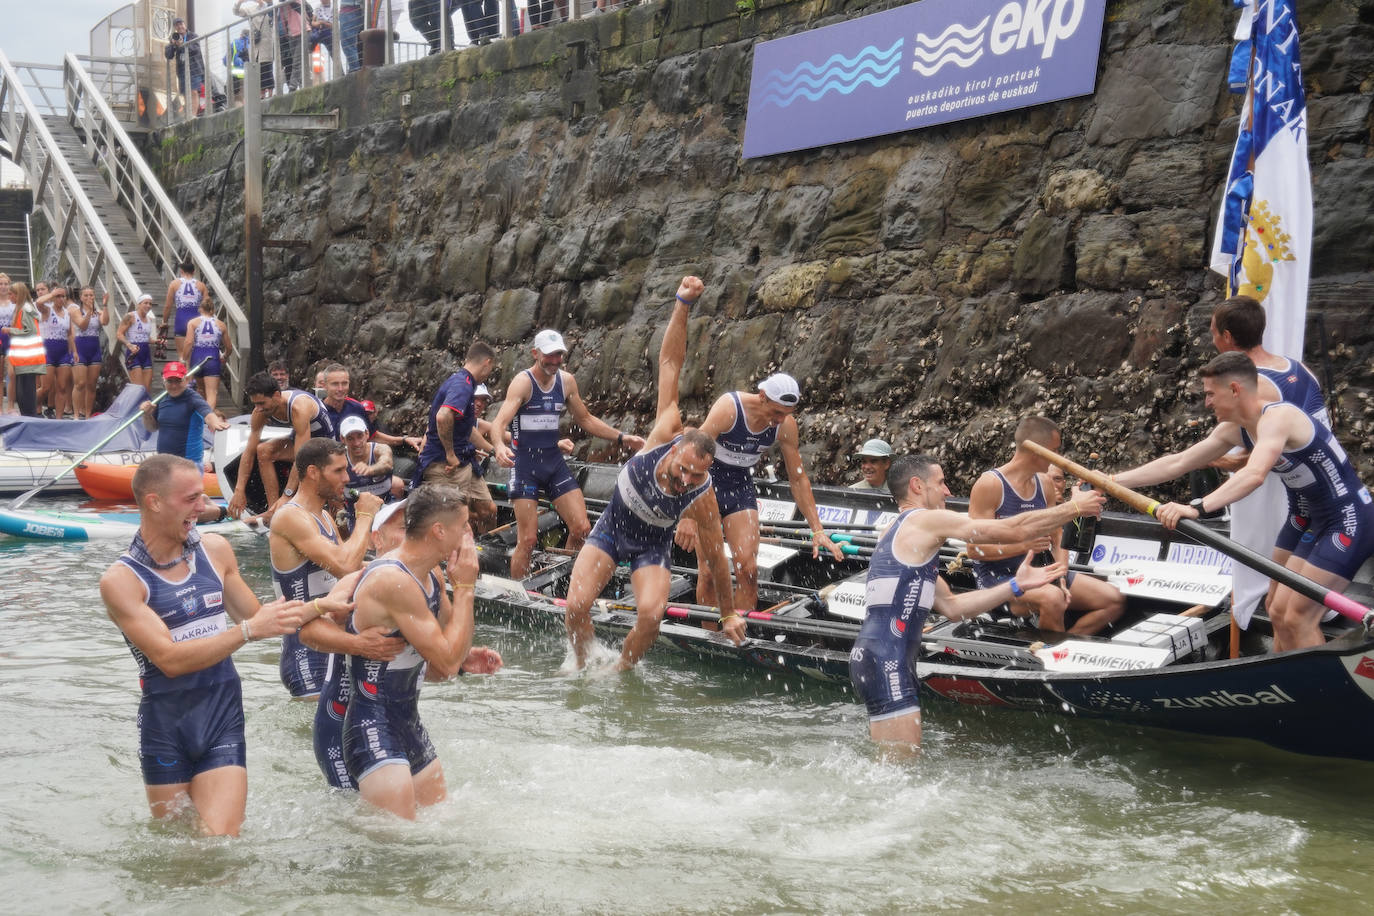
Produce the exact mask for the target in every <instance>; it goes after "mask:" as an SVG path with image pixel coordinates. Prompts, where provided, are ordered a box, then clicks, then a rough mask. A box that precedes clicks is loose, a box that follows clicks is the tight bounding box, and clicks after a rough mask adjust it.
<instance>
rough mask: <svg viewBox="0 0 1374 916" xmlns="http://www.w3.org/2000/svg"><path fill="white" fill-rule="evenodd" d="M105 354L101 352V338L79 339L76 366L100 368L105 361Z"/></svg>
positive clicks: (77, 340)
mask: <svg viewBox="0 0 1374 916" xmlns="http://www.w3.org/2000/svg"><path fill="white" fill-rule="evenodd" d="M104 357H105V354H103V353H101V352H100V338H99V337H78V338H77V339H76V364H77V365H78V366H98V365H100V364H101V362H103V361H104Z"/></svg>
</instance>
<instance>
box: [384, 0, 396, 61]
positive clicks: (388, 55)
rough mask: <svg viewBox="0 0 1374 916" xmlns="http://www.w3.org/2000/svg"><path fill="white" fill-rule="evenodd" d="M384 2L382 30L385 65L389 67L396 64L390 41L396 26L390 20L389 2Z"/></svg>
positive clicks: (386, 0) (394, 50) (393, 49)
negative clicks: (384, 43)
mask: <svg viewBox="0 0 1374 916" xmlns="http://www.w3.org/2000/svg"><path fill="white" fill-rule="evenodd" d="M385 2H386V24H385V25H383V26H382V29H383V30H385V31H386V65H387V66H388V67H390V66H391V65H392V64H394V63H396V48H395V47H394V46H393V42H392V40H391V36H392V35H393V34H395V31H396V26H395V23H393V22H392V19H391V0H385Z"/></svg>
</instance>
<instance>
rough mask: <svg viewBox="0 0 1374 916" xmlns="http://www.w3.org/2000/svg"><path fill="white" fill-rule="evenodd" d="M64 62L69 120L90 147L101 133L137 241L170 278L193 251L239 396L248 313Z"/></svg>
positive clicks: (107, 113)
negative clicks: (227, 345) (225, 340)
mask: <svg viewBox="0 0 1374 916" xmlns="http://www.w3.org/2000/svg"><path fill="white" fill-rule="evenodd" d="M62 68H63V80H62V83H63V87H64V89H65V93H66V100H67V120H68V121H70V122H71V124H72V126H73V127H76V126H77V125H78V123H79V124H80V126H81V128H82V129H83V130H84V132H85V135H86V140H85V142H86V148H87V150H88V151H91V150H95V151H99V150H100V145H99V144H97V143H96V138H97V137H99V138H100V140H101V141H103V144H104V150H105V151H106V155H105V156H104V162H105V165H106V169H105V173H104V177H105V182H106V184H108V185H109V187H110V190H111V191H112V192H113V193H114V196H115V200H116V201H117V202H118V203H119V204H120V206H121V207H123V208H124V210H125V212H126V213H127V214H128V215H129V218H130V219H131V220H132V222H133V225H134V229H135V230H136V231H137V233H138V236H139V241H140V242H142V243H144V245H145V247H146V246H149V245H150V246H151V247H152V249H153V251H154V252H155V253H154V263H155V264H156V265H157V266H158V268H159V269H161V270H164V271H165V272H166V273H167V274H168V276H169V282H170V277H172V276H175V266H176V264H177V263H178V262H180V260H181V259H182V257H183V256H189V257H190V259H191V261H192V262H193V263H194V264H195V266H196V269H197V270H198V271H199V272H200V276H201V278H202V279H203V280H204V282H205V286H206V288H207V289H208V290H209V291H210V296H211V298H212V299H213V301H214V302H215V304H216V305H217V306H219V307H220V308H221V309H222V310H223V315H222V317H223V318H224V323H225V325H226V327H227V329H228V333H229V335H230V336H231V338H232V340H233V348H232V351H231V353H230V355H229V359H228V365H227V366H226V367H225V368H226V369H227V370H228V375H229V379H230V384H231V387H232V390H233V392H234V393H235V395H236V396H237V395H240V394H241V392H242V391H243V383H244V382H245V381H247V371H248V367H249V365H250V362H249V358H250V356H251V343H250V338H249V333H248V317H247V316H246V315H245V314H244V313H243V309H242V308H240V307H239V304H238V302H237V300H235V299H234V296H233V294H232V293H230V292H229V287H228V286H227V285H226V284H225V282H224V280H223V278H222V277H220V275H219V272H218V271H217V270H216V269H215V265H214V264H213V263H212V262H211V261H210V258H209V256H208V255H207V254H206V253H205V250H204V249H203V248H201V246H200V243H199V242H198V241H197V240H196V237H195V234H194V233H193V232H192V231H191V229H190V227H189V226H187V225H186V222H185V220H183V219H182V218H181V214H180V213H179V212H178V211H177V208H176V207H175V206H174V205H173V204H172V201H171V199H170V198H168V197H167V193H166V191H164V190H163V188H162V184H161V182H159V181H158V180H157V176H155V175H154V174H153V171H152V169H150V168H149V167H148V164H147V162H145V161H144V159H143V156H142V154H141V153H140V152H139V151H138V147H137V146H135V145H134V143H133V141H132V140H130V139H129V135H128V133H127V132H126V131H125V130H124V127H123V125H122V124H120V121H119V118H118V117H116V115H115V113H114V111H113V110H112V109H111V108H110V106H109V104H108V103H106V101H105V99H104V97H103V96H102V95H101V94H100V91H99V90H98V89H96V87H95V84H94V83H93V82H92V81H91V78H90V74H88V73H87V72H86V71H85V69H84V68H83V67H82V66H81V63H80V61H78V60H77V59H76V56H75V55H73V54H67V55H66V56H65V57H64V58H63V62H62ZM147 292H153V294H154V299H155V301H160V300H159V299H158V298H157V292H155V291H152V290H148V291H147ZM164 318H165V316H164Z"/></svg>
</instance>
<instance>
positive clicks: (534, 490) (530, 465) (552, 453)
mask: <svg viewBox="0 0 1374 916" xmlns="http://www.w3.org/2000/svg"><path fill="white" fill-rule="evenodd" d="M577 489H580V488H579V487H578V485H577V478H576V477H573V475H572V471H570V470H568V463H567V462H566V461H564V460H563V453H562V452H560V451H559V450H558V449H556V448H529V449H517V450H516V452H515V468H514V470H512V471H511V475H510V483H508V484H507V485H506V495H507V496H508V497H510V498H511V499H538V498H539V491H540V490H543V491H544V492H545V493H547V494H548V497H549V500H550V501H553V500H555V499H557V498H558V497H560V496H562V495H563V494H564V493H571V492H572V491H573V490H577Z"/></svg>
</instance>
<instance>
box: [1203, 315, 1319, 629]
mask: <svg viewBox="0 0 1374 916" xmlns="http://www.w3.org/2000/svg"><path fill="white" fill-rule="evenodd" d="M1266 324H1267V321H1266V319H1265V315H1264V306H1262V305H1260V304H1259V302H1257V301H1256V300H1254V299H1252V298H1251V297H1249V296H1232V297H1231V298H1230V299H1227V300H1226V301H1225V302H1223V303H1221V304H1220V305H1218V306H1217V307H1216V308H1215V309H1214V310H1213V311H1212V324H1211V332H1212V343H1213V345H1215V346H1216V348H1217V352H1218V353H1233V352H1240V353H1244V354H1245V355H1246V356H1248V357H1250V359H1251V360H1252V361H1253V362H1254V364H1255V368H1256V369H1257V370H1258V371H1259V392H1260V395H1261V396H1263V397H1264V398H1265V399H1266V400H1277V401H1286V402H1287V403H1289V404H1294V405H1296V406H1298V407H1300V408H1302V410H1303V411H1305V412H1306V413H1307V415H1308V416H1309V417H1311V418H1312V419H1314V420H1316V421H1317V422H1318V423H1320V424H1321V425H1322V426H1325V427H1327V428H1328V429H1329V428H1330V427H1331V416H1330V414H1328V413H1327V410H1326V399H1325V398H1324V397H1322V390H1321V385H1320V384H1318V382H1317V377H1316V376H1315V375H1313V374H1312V372H1311V370H1309V369H1308V368H1307V367H1306V366H1304V365H1303V364H1302V363H1301V362H1299V361H1298V360H1296V359H1289V358H1287V357H1284V356H1279V355H1277V354H1275V353H1270V352H1269V351H1268V350H1266V349H1264V328H1265V325H1266ZM1248 457H1249V456H1248V455H1246V454H1245V452H1243V451H1241V450H1237V451H1236V452H1235V453H1234V454H1229V455H1225V456H1223V457H1222V458H1220V459H1218V460H1217V461H1216V462H1214V463H1213V466H1214V467H1218V468H1220V469H1222V470H1224V471H1232V472H1234V471H1238V470H1240V469H1241V468H1242V467H1244V466H1245V461H1246V459H1247V458H1248ZM1287 518H1288V491H1287V489H1286V488H1285V487H1284V485H1283V482H1282V481H1280V480H1279V479H1278V478H1277V477H1275V476H1272V475H1268V474H1266V475H1265V478H1264V482H1263V483H1261V484H1260V486H1259V488H1258V489H1256V490H1255V491H1254V492H1253V493H1251V494H1249V495H1248V496H1246V497H1244V498H1242V499H1238V500H1236V502H1234V503H1233V504H1232V505H1231V538H1232V539H1233V540H1234V541H1236V542H1237V543H1238V544H1243V545H1244V546H1246V547H1248V548H1250V549H1251V550H1253V551H1255V552H1256V553H1259V554H1266V553H1268V552H1269V551H1270V550H1271V549H1272V548H1273V546H1274V542H1275V541H1276V540H1277V539H1278V536H1279V531H1280V530H1281V529H1282V528H1283V525H1284V523H1285V522H1286V520H1287ZM1231 581H1232V586H1231V591H1232V594H1231V599H1232V603H1231V614H1232V616H1233V617H1234V618H1235V620H1236V623H1237V624H1239V625H1240V626H1241V627H1242V628H1245V627H1248V626H1249V624H1250V618H1251V616H1252V615H1253V614H1254V613H1255V611H1256V610H1257V609H1258V607H1259V602H1260V600H1261V599H1265V598H1272V595H1271V594H1269V593H1270V592H1272V590H1273V584H1272V582H1271V581H1270V580H1269V578H1268V577H1267V576H1265V575H1264V574H1263V573H1260V572H1257V571H1256V570H1253V569H1251V568H1250V567H1248V566H1246V565H1245V564H1243V563H1235V564H1232V566H1231Z"/></svg>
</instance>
